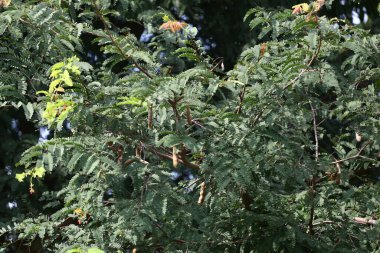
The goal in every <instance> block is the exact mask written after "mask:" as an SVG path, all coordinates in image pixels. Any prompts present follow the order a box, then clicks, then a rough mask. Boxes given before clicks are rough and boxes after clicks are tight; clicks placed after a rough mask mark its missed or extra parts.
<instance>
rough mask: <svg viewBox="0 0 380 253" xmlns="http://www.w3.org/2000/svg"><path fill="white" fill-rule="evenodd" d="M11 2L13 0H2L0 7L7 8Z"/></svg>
mask: <svg viewBox="0 0 380 253" xmlns="http://www.w3.org/2000/svg"><path fill="white" fill-rule="evenodd" d="M10 4H11V0H0V8H2V7H4V8H7V7H8V6H9V5H10Z"/></svg>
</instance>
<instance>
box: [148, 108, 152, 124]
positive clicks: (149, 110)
mask: <svg viewBox="0 0 380 253" xmlns="http://www.w3.org/2000/svg"><path fill="white" fill-rule="evenodd" d="M148 128H149V129H152V128H153V108H152V106H149V107H148Z"/></svg>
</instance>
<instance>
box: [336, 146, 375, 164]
mask: <svg viewBox="0 0 380 253" xmlns="http://www.w3.org/2000/svg"><path fill="white" fill-rule="evenodd" d="M372 142H373V141H372V140H370V141H368V142H367V143H366V144H364V145H363V147H361V148H360V149H359V151H358V152H357V153H356V154H355V155H353V156H350V157H347V158H344V159H341V160H336V161H335V162H332V164H338V163H342V162H345V161H349V160H352V159H356V158H359V157H360V158H367V157H364V156H362V155H361V153H362V152H363V150H364V149H365V148H366V147H367V146H368V145H369V144H371V143H372ZM367 159H369V158H367Z"/></svg>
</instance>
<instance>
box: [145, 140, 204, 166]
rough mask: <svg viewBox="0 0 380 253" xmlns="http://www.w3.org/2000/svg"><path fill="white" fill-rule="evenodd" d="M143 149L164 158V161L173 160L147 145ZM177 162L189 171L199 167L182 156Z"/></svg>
mask: <svg viewBox="0 0 380 253" xmlns="http://www.w3.org/2000/svg"><path fill="white" fill-rule="evenodd" d="M143 145H144V147H145V148H146V150H148V151H150V152H151V153H153V154H155V155H157V156H159V157H161V158H165V159H169V160H173V155H171V154H165V153H162V152H160V151H158V150H157V149H155V148H153V147H151V146H149V145H146V144H143ZM178 162H179V163H181V164H183V165H185V166H186V167H188V168H190V169H195V170H200V166H199V165H197V164H194V163H191V162H189V161H188V160H187V159H186V157H184V156H179V157H178Z"/></svg>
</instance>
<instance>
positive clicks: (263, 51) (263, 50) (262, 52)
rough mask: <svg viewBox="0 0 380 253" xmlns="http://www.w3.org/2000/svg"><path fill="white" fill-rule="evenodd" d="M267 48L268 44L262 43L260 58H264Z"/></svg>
mask: <svg viewBox="0 0 380 253" xmlns="http://www.w3.org/2000/svg"><path fill="white" fill-rule="evenodd" d="M267 46H268V45H267V43H262V44H261V45H260V58H262V57H263V56H264V54H265V51H266V49H267Z"/></svg>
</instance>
